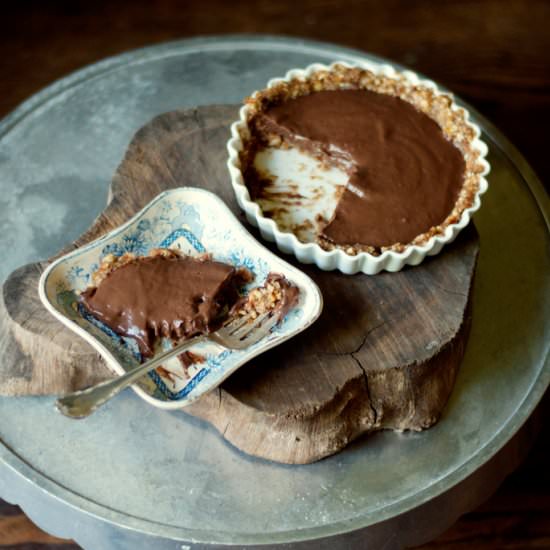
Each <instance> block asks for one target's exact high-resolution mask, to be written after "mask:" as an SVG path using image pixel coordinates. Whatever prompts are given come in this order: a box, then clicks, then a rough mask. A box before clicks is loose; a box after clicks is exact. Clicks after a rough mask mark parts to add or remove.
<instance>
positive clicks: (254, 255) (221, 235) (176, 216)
mask: <svg viewBox="0 0 550 550" xmlns="http://www.w3.org/2000/svg"><path fill="white" fill-rule="evenodd" d="M160 247H162V248H177V249H179V250H181V251H182V252H184V253H185V254H189V255H197V254H201V253H204V252H208V253H210V254H212V256H213V258H214V259H215V260H219V261H221V262H225V263H228V264H231V265H234V266H237V267H239V266H244V267H247V268H248V269H249V270H250V271H252V273H253V274H254V276H255V278H254V281H253V282H252V283H250V284H249V286H250V287H254V286H259V285H261V284H263V282H264V281H265V278H266V277H267V275H268V273H270V272H275V273H282V274H283V275H285V276H286V277H287V278H288V279H289V280H290V281H291V282H293V283H294V284H295V285H296V286H298V288H299V289H300V295H299V301H298V303H297V305H296V306H295V307H294V308H293V309H291V310H290V311H289V312H288V314H287V316H286V317H285V319H284V320H283V321H282V322H281V323H280V324H279V325H278V326H277V327H276V328H275V329H274V330H273V332H272V333H271V334H270V335H269V336H267V337H266V338H264V339H263V340H262V341H260V342H258V343H257V344H255V345H254V346H252V347H250V348H249V349H247V350H242V351H229V350H226V349H224V348H222V347H221V346H219V345H217V344H214V343H211V342H203V343H202V344H197V345H196V346H194V347H193V348H192V351H193V353H195V354H196V355H197V356H198V357H199V360H200V362H196V363H195V364H193V365H191V366H190V367H189V368H188V369H186V370H184V368H183V367H182V365H181V363H180V361H179V360H178V359H177V358H174V359H172V360H171V361H167V363H166V364H165V365H164V369H160V374H159V372H157V371H153V372H151V373H150V374H149V375H148V376H144V377H143V378H142V379H141V380H140V381H139V382H138V383H137V384H135V385H134V386H133V388H134V389H135V391H136V392H137V393H138V395H140V396H141V397H143V399H145V400H146V401H148V402H149V403H151V404H153V405H155V406H157V407H160V408H164V409H177V408H180V407H183V406H185V405H188V404H189V403H191V402H192V401H194V400H195V399H197V398H198V397H200V396H201V395H202V394H204V393H205V392H207V391H210V390H212V389H213V388H215V387H216V386H218V385H219V384H220V383H221V382H222V381H223V380H224V379H225V378H227V377H228V376H229V375H230V374H231V373H232V372H234V371H235V370H236V369H237V368H238V367H240V366H241V365H243V364H244V363H246V362H247V361H249V360H250V359H252V358H253V357H255V356H257V355H259V354H260V353H263V352H264V351H266V350H268V349H270V348H272V347H274V346H276V345H278V344H280V343H281V342H284V341H285V340H288V339H289V338H291V337H292V336H294V335H295V334H298V333H299V332H301V331H302V330H304V329H305V328H306V327H308V326H309V325H311V324H312V323H313V322H314V321H315V320H316V319H317V317H318V316H319V314H320V313H321V309H322V303H323V301H322V296H321V292H320V291H319V288H318V287H317V285H316V284H315V283H314V282H313V281H312V280H311V279H310V278H309V277H308V276H307V275H305V274H304V273H302V272H301V271H300V270H298V269H296V268H295V267H293V266H291V265H289V264H288V263H286V262H285V261H283V260H281V259H280V258H278V257H277V256H275V255H274V254H273V253H271V252H270V251H269V250H267V249H266V248H264V247H263V246H262V245H261V244H259V243H258V242H257V241H256V240H255V239H254V238H253V237H252V236H251V235H250V234H249V233H248V232H247V231H246V230H245V229H244V228H243V227H242V226H241V224H240V223H239V222H238V220H237V219H236V218H235V216H234V215H233V214H232V213H231V211H230V210H229V208H228V207H227V206H226V205H225V204H224V203H223V202H222V200H221V199H219V198H218V197H217V196H216V195H214V194H213V193H210V192H209V191H205V190H204V189H196V188H192V187H181V188H179V189H173V190H170V191H165V192H164V193H162V194H160V195H159V196H158V197H156V198H155V199H154V200H153V201H152V202H150V203H149V204H148V205H147V206H146V207H145V208H144V209H143V210H142V211H141V212H139V213H138V214H136V215H135V216H134V217H133V218H132V219H131V220H129V221H128V222H126V223H125V224H124V225H122V226H120V227H118V228H117V229H115V230H113V231H111V232H110V233H108V234H106V235H104V236H103V237H101V238H100V239H98V240H96V241H94V242H92V243H90V244H88V245H86V246H83V247H82V248H79V249H77V250H75V251H73V252H71V253H70V254H67V255H65V256H63V257H61V258H59V259H58V260H56V261H55V262H53V263H52V264H51V265H50V266H49V267H48V268H47V269H46V271H44V273H43V274H42V277H41V278H40V283H39V294H40V299H41V300H42V302H43V304H44V306H45V307H46V308H47V309H48V310H49V311H50V312H51V313H52V314H53V315H54V316H55V317H56V318H57V319H59V320H60V321H61V322H62V323H64V324H65V325H67V326H68V327H69V328H70V329H71V330H73V331H74V332H75V333H76V334H78V335H79V336H81V337H82V338H84V339H85V340H86V341H87V342H89V343H90V344H91V345H92V346H93V347H94V348H95V349H96V350H97V351H98V352H99V353H100V354H101V356H102V357H103V358H104V359H105V361H106V363H107V365H108V366H110V367H111V368H112V370H114V371H115V372H116V373H119V374H123V373H124V372H125V371H126V370H128V369H129V368H131V367H132V366H135V365H136V364H137V362H138V361H139V359H140V357H139V352H138V349H137V346H136V345H135V342H134V341H133V340H132V339H129V338H121V337H119V336H117V335H116V334H115V333H113V332H112V331H111V330H110V329H109V328H108V327H106V326H105V325H103V324H102V323H100V322H99V321H97V320H95V319H93V318H92V317H90V316H89V315H87V314H86V312H85V311H84V310H83V309H82V308H80V307H79V306H78V300H77V293H78V291H82V290H84V289H85V288H86V287H87V286H88V283H89V281H90V277H91V274H92V273H93V272H94V271H95V270H96V269H97V268H98V266H99V264H100V262H101V260H102V258H103V257H104V256H105V255H106V254H114V255H115V256H118V255H121V254H124V253H125V252H133V253H135V254H137V255H147V254H148V252H149V250H151V249H152V248H160ZM162 344H163V346H164V347H166V346H169V345H171V343H169V342H168V341H165V342H162ZM161 347H162V346H161Z"/></svg>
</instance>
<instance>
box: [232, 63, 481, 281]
mask: <svg viewBox="0 0 550 550" xmlns="http://www.w3.org/2000/svg"><path fill="white" fill-rule="evenodd" d="M240 115H241V120H240V121H238V122H237V123H235V124H234V125H233V126H232V139H231V140H230V142H229V143H228V150H229V153H230V158H229V163H228V164H229V169H230V172H231V176H232V183H233V187H234V189H235V191H236V195H237V200H238V202H239V204H240V205H241V207H243V209H244V210H245V212H246V213H247V217H248V219H249V221H251V222H252V223H255V224H256V225H259V226H260V229H261V230H262V235H263V236H264V237H267V238H271V239H272V240H276V242H277V244H278V245H279V248H281V249H283V250H284V251H287V252H288V251H292V252H294V253H295V254H296V255H297V256H298V258H299V259H300V260H302V261H306V262H308V263H310V262H312V261H314V262H316V263H317V264H318V265H319V266H320V267H322V268H324V269H334V268H338V269H341V270H342V271H344V272H348V273H353V272H357V271H364V272H366V273H376V272H378V271H380V270H381V269H388V270H393V271H395V270H397V269H401V268H402V267H403V265H406V264H407V263H408V264H417V263H420V261H422V259H423V258H424V257H425V256H426V255H430V254H435V253H437V252H439V250H440V249H441V247H442V246H443V244H445V242H450V241H451V240H453V239H454V238H455V236H456V234H457V233H458V231H459V230H460V229H462V228H463V227H464V226H465V225H467V223H468V222H469V220H470V216H471V213H472V212H473V211H475V210H477V208H479V205H480V201H479V196H480V194H481V193H482V192H483V191H485V189H486V188H487V182H486V180H485V178H484V176H485V174H487V173H488V171H489V166H488V164H487V162H486V161H485V159H484V156H485V155H486V153H487V147H486V145H485V144H484V143H483V142H482V141H481V140H480V139H479V135H480V131H479V129H478V128H477V126H476V125H475V124H473V123H472V122H471V121H470V120H469V116H468V113H467V112H466V111H465V110H464V109H463V108H461V107H458V106H457V105H456V104H455V103H454V102H453V100H452V98H451V96H449V95H448V94H446V93H442V92H440V91H439V90H438V89H437V87H436V86H435V84H433V83H431V82H429V81H420V80H419V79H418V78H417V77H416V75H414V74H413V73H410V72H406V73H398V72H396V71H394V70H393V69H392V68H391V67H387V66H374V65H371V64H370V63H369V64H368V65H367V64H365V65H360V66H351V65H347V64H343V63H337V64H333V65H331V66H330V67H325V66H320V65H313V66H311V67H309V68H308V69H305V70H304V71H296V70H295V71H290V72H289V73H288V74H287V77H286V78H285V79H275V80H272V81H270V83H269V84H268V87H267V88H265V89H264V90H261V91H258V92H255V93H254V94H253V95H252V96H251V97H250V98H248V99H247V100H246V102H245V106H244V107H243V108H242V109H241V112H240ZM289 149H294V150H298V151H300V153H301V154H305V155H307V156H309V157H312V158H314V159H315V160H316V162H317V163H318V164H319V165H320V167H321V170H322V169H332V168H337V169H339V170H340V171H342V172H343V173H344V174H345V180H346V181H344V184H343V185H340V186H335V188H334V191H333V196H332V197H331V200H332V212H330V214H328V215H319V214H317V215H316V217H315V219H313V220H312V219H311V218H310V219H307V216H306V221H305V223H307V224H309V225H310V226H314V227H315V230H314V231H313V232H312V231H310V232H309V235H308V236H307V237H306V238H304V237H303V235H304V232H303V231H302V230H303V225H302V224H303V220H299V221H297V223H296V224H295V225H292V223H288V219H285V214H288V205H291V206H292V208H294V211H295V212H296V205H301V204H303V205H304V208H305V209H307V208H308V200H307V198H306V197H305V195H306V193H305V192H304V190H303V189H301V188H300V187H299V185H294V186H293V187H292V189H291V191H290V192H285V193H281V192H280V190H279V189H277V192H274V186H273V183H274V181H275V180H276V178H277V177H278V176H277V174H270V173H268V172H267V173H266V171H262V170H261V169H260V168H259V166H258V163H257V162H256V159H258V158H259V157H260V155H261V154H264V152H265V151H268V152H269V151H274V150H279V151H282V150H289ZM289 158H290V157H289ZM286 169H287V168H285V171H286ZM296 169H297V170H298V168H296ZM274 197H276V200H275V201H274V199H273V198H274ZM310 199H311V197H310ZM315 200H316V197H315V196H314V197H313V200H310V201H309V204H310V205H311V204H312V203H313V202H315ZM269 201H271V207H270V210H269V209H268V208H267V206H266V205H267V204H268V202H269ZM277 201H279V202H277ZM253 204H256V207H255V206H253ZM273 204H275V207H273ZM258 206H260V207H261V208H258ZM298 217H299V216H297V218H298ZM262 218H263V219H262ZM287 218H288V215H287ZM266 220H267V221H272V222H273V223H272V224H269V223H267V222H266ZM289 233H290V234H292V236H293V237H294V239H293V238H292V237H288V236H287V235H288V234H289ZM308 241H309V242H308ZM312 247H316V248H317V249H314V248H312ZM323 251H324V252H328V253H331V252H334V251H336V252H337V253H338V256H337V257H336V256H334V255H333V256H332V257H328V256H326V255H325V256H324V255H323ZM367 257H368V258H367ZM350 258H355V259H354V260H350Z"/></svg>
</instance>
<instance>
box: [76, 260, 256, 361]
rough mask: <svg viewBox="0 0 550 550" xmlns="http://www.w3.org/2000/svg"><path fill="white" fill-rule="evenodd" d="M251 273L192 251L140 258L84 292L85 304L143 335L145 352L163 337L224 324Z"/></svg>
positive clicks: (110, 322) (116, 326)
mask: <svg viewBox="0 0 550 550" xmlns="http://www.w3.org/2000/svg"><path fill="white" fill-rule="evenodd" d="M247 275H248V274H247V273H244V272H243V271H242V270H238V269H235V268H234V267H232V266H230V265H226V264H223V263H220V262H215V261H212V260H197V259H193V258H190V257H187V256H173V257H164V256H150V257H142V258H136V259H134V260H133V261H131V262H129V263H127V264H125V265H122V266H121V267H118V268H116V269H114V270H113V271H111V272H110V273H108V275H107V276H106V277H105V279H103V280H102V281H101V283H100V284H99V285H98V286H97V287H91V288H89V289H87V290H86V291H84V292H83V293H82V294H81V301H82V303H83V305H84V307H85V308H86V309H87V310H88V311H89V312H90V313H91V314H92V315H93V316H94V317H96V318H97V319H99V320H100V321H102V322H103V323H104V324H106V325H107V326H108V327H110V328H111V329H112V330H114V331H115V332H116V333H117V334H119V335H121V336H128V337H130V338H133V339H135V340H136V341H137V343H138V346H139V349H140V352H141V353H142V355H143V356H144V357H150V356H152V355H153V352H154V344H155V341H156V340H157V339H158V338H159V337H168V338H172V339H174V340H180V339H182V338H188V337H191V336H193V335H196V334H198V333H208V332H210V331H211V330H215V329H216V328H218V326H219V323H220V322H221V320H222V317H223V316H224V315H226V314H227V312H228V309H229V308H231V307H232V306H233V305H234V304H235V303H236V302H237V301H238V300H239V293H238V289H239V287H240V286H242V285H243V284H244V283H245V282H246V281H247V280H248V279H249V277H247Z"/></svg>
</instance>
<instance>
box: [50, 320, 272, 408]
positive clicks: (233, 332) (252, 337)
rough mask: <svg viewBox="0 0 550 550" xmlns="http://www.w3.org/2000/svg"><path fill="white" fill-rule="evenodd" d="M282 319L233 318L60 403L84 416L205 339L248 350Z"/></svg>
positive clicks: (59, 404)
mask: <svg viewBox="0 0 550 550" xmlns="http://www.w3.org/2000/svg"><path fill="white" fill-rule="evenodd" d="M278 321H279V316H278V315H276V314H273V315H271V313H270V312H267V313H263V314H261V315H258V316H257V317H256V318H253V317H252V315H251V314H249V315H243V316H242V317H237V318H234V319H231V320H230V321H228V322H227V323H226V324H225V325H224V326H222V327H221V328H220V329H219V330H217V331H216V332H212V333H210V334H207V335H201V336H196V337H195V338H191V339H189V340H185V341H184V342H181V343H180V344H178V345H176V346H174V347H173V348H171V349H169V350H168V351H165V352H164V353H161V354H160V355H158V356H156V357H155V358H153V359H151V360H150V361H147V362H145V363H143V364H142V365H139V366H138V367H135V368H134V369H132V370H129V371H128V372H127V373H126V374H123V375H122V376H119V377H118V378H114V379H112V380H107V381H105V382H100V383H99V384H96V385H95V386H91V387H89V388H86V389H85V390H81V391H77V392H74V393H70V394H68V395H65V396H64V397H60V398H59V399H58V400H57V401H56V406H57V408H58V409H59V411H61V412H62V413H63V414H64V415H65V416H69V417H71V418H84V417H86V416H88V415H90V414H91V413H93V412H94V411H95V410H96V409H97V408H98V407H100V406H101V405H103V404H104V403H106V402H107V401H108V400H109V399H111V397H114V396H115V395H117V394H118V393H119V392H120V391H122V390H123V389H124V388H127V387H128V386H130V385H131V384H133V383H134V382H135V381H136V380H138V379H139V378H141V376H143V375H144V374H145V373H147V372H149V371H150V370H153V369H154V368H156V367H158V366H159V365H162V363H163V362H165V361H166V360H167V359H170V358H172V357H174V356H175V355H179V354H180V353H183V352H184V351H185V350H186V349H188V348H190V347H191V346H194V345H195V344H197V343H199V342H202V341H204V340H212V341H214V342H216V343H218V344H220V345H222V346H224V347H225V348H228V349H235V350H240V349H246V348H248V347H250V346H252V345H253V344H255V343H256V342H259V341H260V340H261V339H262V338H264V337H265V336H267V334H268V333H269V332H270V331H271V329H272V328H273V327H274V326H275V325H276V324H277V322H278Z"/></svg>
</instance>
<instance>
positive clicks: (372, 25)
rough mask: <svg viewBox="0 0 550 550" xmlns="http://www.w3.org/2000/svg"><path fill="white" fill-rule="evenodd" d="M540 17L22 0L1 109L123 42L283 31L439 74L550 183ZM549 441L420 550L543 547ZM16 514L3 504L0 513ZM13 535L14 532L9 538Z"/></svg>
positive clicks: (209, 2) (8, 39) (10, 35)
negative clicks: (484, 499) (482, 501)
mask: <svg viewBox="0 0 550 550" xmlns="http://www.w3.org/2000/svg"><path fill="white" fill-rule="evenodd" d="M549 20H550V3H548V2H547V1H546V0H533V1H523V0H507V1H506V2H503V1H502V0H486V1H483V0H480V1H472V0H461V1H458V0H457V1H442V2H437V3H436V2H431V1H427V0H425V1H416V2H411V1H409V0H387V1H385V2H378V1H357V0H306V1H302V2H295V1H290V0H279V1H277V2H272V1H270V0H261V1H259V2H254V3H252V2H244V1H238V0H234V1H233V2H225V1H224V0H217V1H213V0H202V1H201V2H198V1H197V2H185V3H182V2H177V0H158V1H156V2H154V3H151V2H144V1H141V2H140V1H132V2H131V1H129V0H120V1H118V2H116V3H115V2H107V1H106V0H98V1H96V2H79V1H74V0H73V1H71V2H69V1H55V0H54V1H51V2H47V3H45V2H40V1H38V0H35V1H28V0H22V1H20V2H11V3H9V4H8V5H7V6H3V8H2V17H0V53H1V54H2V56H1V61H0V64H1V67H2V74H3V78H2V79H0V116H5V115H6V114H7V113H8V112H9V111H10V110H11V109H13V108H14V107H15V106H16V105H17V104H18V103H19V102H21V101H23V100H24V99H26V98H27V97H28V96H29V95H30V94H32V93H35V92H36V91H38V90H39V89H40V88H42V87H44V86H46V85H48V84H49V83H51V82H52V81H53V80H55V79H57V78H61V77H63V76H65V75H66V74H67V73H68V72H70V71H73V70H76V69H78V68H81V67H82V66H83V65H86V64H88V63H91V62H94V61H97V60H99V59H102V58H104V57H106V56H109V55H115V54H117V53H120V52H123V51H127V50H129V49H132V48H136V47H142V46H145V45H149V44H153V43H158V42H162V41H166V40H175V39H179V38H186V37H192V36H198V35H203V34H221V33H230V32H234V33H236V32H251V33H254V32H264V33H283V34H287V35H289V36H297V37H306V38H313V39H317V40H325V41H332V42H335V43H339V44H342V45H347V46H351V47H356V48H360V49H363V50H365V51H369V52H372V53H375V54H379V55H383V56H387V57H390V58H392V59H394V60H396V61H398V62H401V63H404V64H406V65H409V66H410V67H411V68H413V69H415V70H418V71H420V72H423V73H425V74H427V75H429V76H430V77H431V78H433V79H435V80H438V81H440V82H441V83H442V84H444V85H446V86H447V87H449V88H450V89H452V90H454V91H455V92H456V93H458V94H459V95H461V96H462V97H463V98H464V99H466V100H467V101H469V102H470V103H472V104H473V105H474V106H475V107H476V108H477V109H478V110H480V111H481V112H482V113H483V114H484V115H486V116H487V117H488V118H489V119H490V120H492V121H493V122H494V123H495V124H496V125H497V126H498V127H499V128H500V129H501V130H503V131H504V133H505V134H506V135H507V136H508V137H509V138H510V139H511V140H512V141H513V142H514V143H515V144H516V145H517V146H518V148H519V149H520V150H521V151H522V152H523V153H524V154H525V156H526V157H527V159H528V160H529V161H530V162H531V164H532V165H533V167H534V168H535V170H536V171H537V173H538V174H539V176H540V177H541V179H542V181H543V183H544V184H545V185H546V186H547V188H549V187H548V186H549V185H550V163H549V162H548V154H547V145H546V144H547V129H546V121H548V120H550V33H548V21H549ZM549 441H550V427H549V426H548V425H546V426H544V428H543V431H542V433H541V434H540V436H539V438H538V440H537V443H536V445H535V447H534V449H533V450H532V452H531V453H530V455H529V457H528V458H527V460H526V462H525V464H524V465H523V466H522V467H521V468H520V469H519V470H518V471H517V472H516V473H514V474H513V475H512V476H510V478H509V479H508V480H507V481H506V482H505V483H504V484H503V486H502V487H501V488H500V489H499V491H498V492H497V493H496V494H495V495H494V496H493V497H492V498H491V499H490V500H489V501H488V502H487V503H486V504H485V505H483V506H482V507H480V508H479V509H478V510H476V511H474V512H472V513H470V514H467V515H466V516H464V517H463V518H461V519H460V520H459V521H458V522H457V523H456V524H455V525H454V526H453V527H452V528H451V529H449V531H448V532H447V533H445V534H444V535H442V536H441V537H439V538H438V539H437V540H435V541H433V542H432V543H430V544H429V545H427V546H426V548H431V549H436V548H438V549H439V548H441V549H443V548H450V549H458V548H473V549H480V550H487V549H497V548H504V549H512V548H513V549H522V548H550V520H549V518H550V473H549V472H550V470H549V469H548V467H547V466H548V463H549V462H550V444H549V443H548V442H549ZM18 514H20V512H19V510H18V509H16V508H12V507H9V506H7V505H4V506H2V508H1V511H0V518H1V521H2V522H4V520H5V519H8V520H9V518H10V517H13V515H18ZM10 522H11V523H10ZM5 525H11V527H5ZM14 525H15V527H14ZM16 531H17V537H19V538H17V539H14V538H11V539H8V538H7V535H6V533H8V532H9V533H11V535H10V536H12V537H13V536H15V535H14V533H15V532H16ZM35 533H36V531H35V529H34V528H33V527H32V525H31V524H30V523H28V522H25V521H24V517H23V516H21V521H19V522H14V521H13V520H10V521H9V522H8V523H7V524H6V523H0V547H2V545H3V547H4V548H29V549H30V548H40V549H42V550H45V549H49V550H51V549H53V548H56V546H55V544H54V543H48V542H47V540H46V539H45V538H44V539H43V540H42V542H33V541H35V540H36V537H35ZM44 537H45V535H44ZM63 547H64V548H71V549H72V548H76V546H72V545H70V544H67V545H66V546H63Z"/></svg>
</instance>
